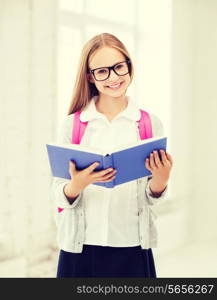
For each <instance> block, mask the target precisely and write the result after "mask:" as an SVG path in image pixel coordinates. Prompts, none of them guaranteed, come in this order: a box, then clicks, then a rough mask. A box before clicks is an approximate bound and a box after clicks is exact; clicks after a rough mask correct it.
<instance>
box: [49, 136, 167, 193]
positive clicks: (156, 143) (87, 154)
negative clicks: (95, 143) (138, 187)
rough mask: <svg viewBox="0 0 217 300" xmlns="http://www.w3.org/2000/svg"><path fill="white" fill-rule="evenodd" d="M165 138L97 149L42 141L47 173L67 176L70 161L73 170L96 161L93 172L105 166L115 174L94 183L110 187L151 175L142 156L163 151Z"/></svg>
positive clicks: (80, 168)
mask: <svg viewBox="0 0 217 300" xmlns="http://www.w3.org/2000/svg"><path fill="white" fill-rule="evenodd" d="M166 143H167V137H165V136H161V137H154V138H149V139H145V140H141V141H138V142H137V143H134V144H130V145H126V146H124V147H122V148H120V147H119V148H114V149H111V150H110V151H107V152H105V151H100V150H98V149H97V148H95V149H94V148H89V147H85V146H82V145H77V144H55V143H49V144H46V147H47V152H48V157H49V162H50V167H51V172H52V175H53V176H54V177H60V178H66V179H71V176H70V174H69V161H70V160H73V161H74V162H75V165H76V169H77V170H82V169H84V168H87V167H89V166H90V165H91V164H92V163H94V162H99V163H100V164H99V165H98V166H97V168H96V169H95V170H94V171H100V170H103V169H107V168H110V167H111V168H114V169H116V170H117V172H116V174H115V175H116V177H115V178H114V180H113V181H110V182H96V183H94V184H96V185H99V186H103V187H107V188H113V187H114V186H116V185H119V184H122V183H125V182H128V181H132V180H136V179H138V178H141V177H145V176H149V175H151V172H150V171H149V170H147V169H146V167H145V159H146V158H147V157H149V156H150V153H151V152H153V151H154V150H157V151H158V154H159V156H160V158H161V155H160V152H159V150H160V149H163V150H164V151H166Z"/></svg>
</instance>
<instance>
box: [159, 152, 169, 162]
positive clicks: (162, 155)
mask: <svg viewBox="0 0 217 300" xmlns="http://www.w3.org/2000/svg"><path fill="white" fill-rule="evenodd" d="M160 152H161V157H162V163H163V165H164V166H166V165H167V164H168V160H167V157H166V153H165V151H164V150H160Z"/></svg>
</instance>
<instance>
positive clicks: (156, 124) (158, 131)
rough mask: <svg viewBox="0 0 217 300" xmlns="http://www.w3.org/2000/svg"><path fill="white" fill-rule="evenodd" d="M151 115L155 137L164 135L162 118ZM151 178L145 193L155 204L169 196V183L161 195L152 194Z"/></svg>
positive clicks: (151, 202) (149, 200) (150, 202)
mask: <svg viewBox="0 0 217 300" xmlns="http://www.w3.org/2000/svg"><path fill="white" fill-rule="evenodd" d="M150 117H151V122H152V132H153V137H155V136H163V135H164V129H163V124H162V122H161V120H160V119H159V118H158V117H157V116H156V115H153V114H151V115H150ZM151 178H152V176H149V177H148V180H147V184H146V188H145V193H146V197H147V200H148V203H149V204H150V205H154V204H156V203H158V202H160V201H161V200H162V199H164V198H165V197H166V196H167V192H168V185H167V186H166V188H165V190H164V191H163V192H162V193H161V195H160V196H158V197H156V196H154V195H153V194H152V192H151V190H150V179H151Z"/></svg>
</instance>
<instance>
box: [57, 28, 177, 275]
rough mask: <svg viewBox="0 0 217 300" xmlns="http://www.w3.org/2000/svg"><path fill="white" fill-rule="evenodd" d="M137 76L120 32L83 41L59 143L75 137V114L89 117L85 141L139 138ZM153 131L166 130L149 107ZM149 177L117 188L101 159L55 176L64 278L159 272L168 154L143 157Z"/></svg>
mask: <svg viewBox="0 0 217 300" xmlns="http://www.w3.org/2000/svg"><path fill="white" fill-rule="evenodd" d="M132 79H133V64H132V60H131V58H130V55H129V53H128V51H127V50H126V48H125V46H124V45H123V44H122V43H121V41H120V40H119V39H117V38H116V37H115V36H113V35H111V34H108V33H103V34H100V35H97V36H95V37H93V38H92V39H91V40H90V41H88V42H87V43H86V45H85V46H84V48H83V51H82V55H81V60H80V65H79V70H78V75H77V80H76V84H75V88H74V95H73V99H72V102H71V105H70V109H69V112H68V116H67V117H66V119H65V120H64V122H63V124H62V127H61V130H60V132H59V138H58V142H60V143H71V142H72V129H73V120H74V116H75V113H76V112H78V111H80V112H81V114H80V121H81V122H88V126H87V127H86V129H85V132H84V135H83V137H82V139H81V141H80V144H81V145H85V146H89V147H94V146H95V147H96V145H97V147H98V148H100V149H102V150H108V148H109V147H111V146H123V145H124V144H126V145H127V144H130V143H133V142H136V141H138V140H140V138H139V134H138V127H137V121H138V120H139V119H140V117H141V113H140V110H139V109H138V108H137V107H136V105H135V104H134V103H133V100H132V99H130V97H129V96H126V91H127V88H128V86H129V85H130V83H131V81H132ZM150 119H151V125H152V132H153V136H159V135H162V134H163V131H162V124H161V121H160V120H159V119H158V118H157V117H156V116H155V115H152V114H150ZM144 163H145V164H146V167H147V169H148V170H150V172H151V174H152V175H151V176H149V177H143V178H142V179H139V180H134V181H131V182H128V183H125V184H121V185H118V186H116V187H115V188H113V189H108V188H104V187H101V186H97V185H94V184H93V183H94V182H109V181H111V180H113V179H114V178H115V174H116V170H112V169H110V168H108V169H105V170H101V171H96V170H95V169H96V167H97V163H94V164H92V165H90V166H89V167H88V168H86V169H84V170H82V171H78V170H76V165H75V164H74V163H73V162H69V173H70V175H71V180H65V179H61V178H54V179H53V185H52V192H53V195H54V198H55V200H56V206H57V207H61V209H60V210H59V211H58V210H57V207H56V214H55V216H56V223H57V227H58V232H57V241H58V245H59V248H60V253H59V260H58V268H57V278H60V277H153V278H155V277H156V270H155V263H154V258H153V253H152V247H156V245H157V232H156V228H155V224H154V214H153V212H152V210H151V208H150V206H151V205H153V204H155V203H156V202H158V201H161V199H162V198H163V197H164V196H165V194H166V191H167V183H168V180H169V176H170V171H171V167H172V158H171V155H170V154H168V153H165V152H163V151H161V158H160V157H159V156H158V153H157V152H156V153H151V155H150V158H149V159H147V160H146V161H144Z"/></svg>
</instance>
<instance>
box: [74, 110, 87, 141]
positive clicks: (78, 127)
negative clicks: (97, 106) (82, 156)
mask: <svg viewBox="0 0 217 300" xmlns="http://www.w3.org/2000/svg"><path fill="white" fill-rule="evenodd" d="M80 114H81V111H76V112H75V114H74V121H73V126H72V128H73V130H72V139H71V142H72V144H80V141H81V139H82V137H83V135H84V131H85V128H86V126H87V123H88V122H81V120H80Z"/></svg>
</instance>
